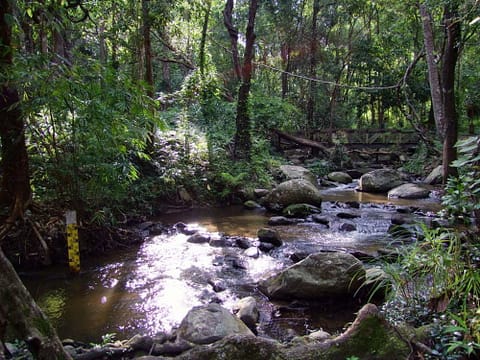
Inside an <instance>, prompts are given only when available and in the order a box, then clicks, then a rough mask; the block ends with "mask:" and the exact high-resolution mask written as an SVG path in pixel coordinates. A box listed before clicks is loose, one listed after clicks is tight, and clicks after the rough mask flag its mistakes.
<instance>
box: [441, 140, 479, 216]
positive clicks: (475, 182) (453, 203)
mask: <svg viewBox="0 0 480 360" xmlns="http://www.w3.org/2000/svg"><path fill="white" fill-rule="evenodd" d="M456 147H457V151H458V159H457V160H455V161H454V162H453V163H452V166H454V167H456V168H458V171H459V176H458V177H451V178H449V179H448V181H447V186H446V189H445V192H446V193H445V195H444V197H443V202H442V203H443V205H444V206H445V213H446V215H447V216H450V217H451V218H453V219H454V220H456V221H461V222H464V223H466V224H470V223H471V222H472V221H474V222H477V224H478V221H479V220H480V137H479V136H472V137H468V138H466V139H463V140H460V141H458V143H457V145H456Z"/></svg>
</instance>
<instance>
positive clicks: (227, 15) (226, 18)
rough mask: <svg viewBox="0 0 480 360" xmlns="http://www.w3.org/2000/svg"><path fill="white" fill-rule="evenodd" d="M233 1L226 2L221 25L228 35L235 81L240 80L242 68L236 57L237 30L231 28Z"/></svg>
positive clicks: (237, 56) (238, 58)
mask: <svg viewBox="0 0 480 360" xmlns="http://www.w3.org/2000/svg"><path fill="white" fill-rule="evenodd" d="M232 15H233V0H227V2H226V4H225V9H224V10H223V23H224V24H225V27H226V28H227V30H228V34H229V35H230V43H231V47H232V60H233V68H234V71H235V76H236V78H237V80H240V79H241V78H242V68H241V67H240V56H239V55H238V30H237V29H236V28H235V27H234V26H233V20H232V18H233V16H232Z"/></svg>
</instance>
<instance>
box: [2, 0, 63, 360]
mask: <svg viewBox="0 0 480 360" xmlns="http://www.w3.org/2000/svg"><path fill="white" fill-rule="evenodd" d="M0 3H1V2H0ZM0 274H2V276H0V299H2V301H0V323H2V322H6V323H7V324H8V325H9V326H10V327H11V328H12V329H13V331H14V332H15V336H18V337H19V338H21V339H23V340H25V341H26V343H27V345H28V348H29V350H30V352H31V353H32V354H33V356H34V358H35V359H37V360H54V359H71V357H70V355H69V354H68V353H67V352H66V351H65V350H64V349H63V346H62V344H61V342H60V340H59V338H58V336H57V334H56V332H55V329H54V328H53V327H52V325H51V324H50V322H49V321H48V319H47V317H46V316H45V314H44V313H43V312H42V310H41V309H40V308H39V307H38V306H37V304H36V303H35V301H34V300H33V298H32V296H31V295H30V293H29V292H28V291H27V289H26V288H25V286H24V285H23V284H22V281H21V280H20V278H19V277H18V275H17V273H16V272H15V269H14V268H13V266H12V264H10V262H9V261H8V259H7V258H6V257H5V255H4V253H3V251H2V250H1V249H0ZM0 340H3V339H0Z"/></svg>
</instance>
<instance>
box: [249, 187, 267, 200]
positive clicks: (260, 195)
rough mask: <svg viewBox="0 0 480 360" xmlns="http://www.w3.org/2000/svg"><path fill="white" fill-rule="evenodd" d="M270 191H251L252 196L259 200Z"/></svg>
mask: <svg viewBox="0 0 480 360" xmlns="http://www.w3.org/2000/svg"><path fill="white" fill-rule="evenodd" d="M269 192H270V191H268V190H267V189H255V190H253V194H254V195H255V197H256V198H257V199H260V198H262V197H264V196H265V195H267V194H268V193H269Z"/></svg>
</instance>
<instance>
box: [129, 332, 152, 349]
mask: <svg viewBox="0 0 480 360" xmlns="http://www.w3.org/2000/svg"><path fill="white" fill-rule="evenodd" d="M125 345H126V346H128V347H130V348H132V349H133V350H143V351H150V349H151V347H152V345H153V339H152V337H151V336H148V335H140V334H137V335H135V336H134V337H132V338H130V340H128V341H127V342H126V344H125Z"/></svg>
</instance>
